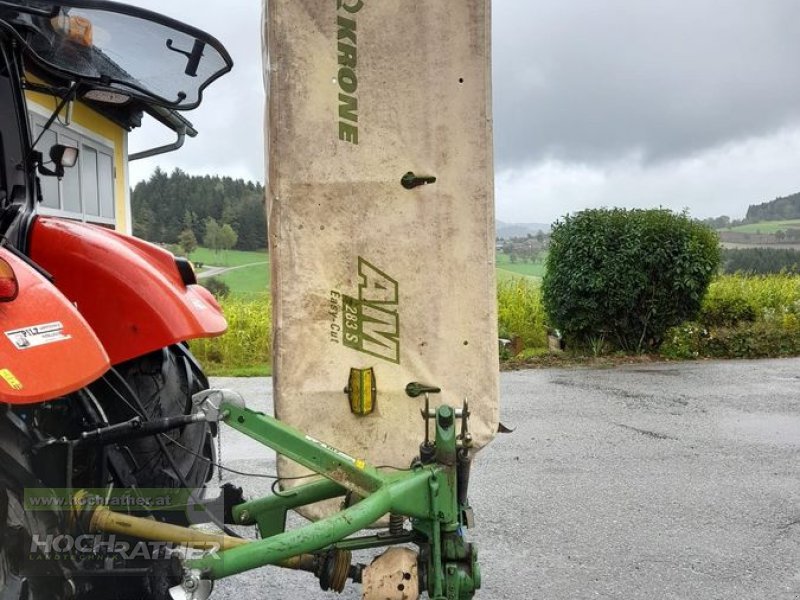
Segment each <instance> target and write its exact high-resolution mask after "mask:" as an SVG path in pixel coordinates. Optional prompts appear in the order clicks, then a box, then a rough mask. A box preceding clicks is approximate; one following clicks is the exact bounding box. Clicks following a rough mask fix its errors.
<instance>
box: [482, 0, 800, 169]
mask: <svg viewBox="0 0 800 600" xmlns="http://www.w3.org/2000/svg"><path fill="white" fill-rule="evenodd" d="M493 20H494V22H493V30H494V31H493V33H494V35H493V38H494V39H493V53H494V59H493V65H494V72H493V80H494V117H495V147H496V159H497V163H498V165H497V166H498V168H501V169H502V168H504V167H510V166H519V165H524V164H533V163H535V162H537V161H539V160H541V159H543V158H545V157H556V158H559V159H562V160H567V161H577V162H589V163H597V162H604V161H607V160H613V159H614V158H616V157H618V156H620V155H625V154H636V155H639V156H640V157H641V158H642V159H643V160H644V161H646V162H647V161H656V162H658V161H662V160H665V159H674V158H679V157H682V156H686V155H688V154H692V153H695V152H698V151H702V150H704V149H707V148H711V147H715V146H718V145H720V144H722V143H726V142H729V141H734V140H741V139H746V138H749V137H754V136H761V135H765V134H769V133H771V132H775V131H778V130H780V129H781V128H783V127H785V126H787V125H791V124H793V123H796V122H798V121H800V69H799V68H798V67H797V58H798V56H800V36H798V35H797V33H796V27H797V23H799V22H800V3H798V2H796V1H795V0H759V1H751V2H745V1H743V0H740V1H735V2H734V1H724V0H692V1H686V0H684V1H683V2H676V1H675V0H671V1H667V0H646V1H642V0H604V1H598V0H570V1H566V2H565V1H564V0H537V1H536V2H530V1H529V0H528V1H526V0H495V1H494V4H493Z"/></svg>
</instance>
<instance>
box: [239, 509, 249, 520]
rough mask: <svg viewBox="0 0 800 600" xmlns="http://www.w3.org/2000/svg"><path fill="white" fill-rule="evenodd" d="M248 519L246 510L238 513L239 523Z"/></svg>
mask: <svg viewBox="0 0 800 600" xmlns="http://www.w3.org/2000/svg"><path fill="white" fill-rule="evenodd" d="M249 520H250V513H249V512H247V511H246V510H243V511H242V514H240V515H239V522H240V523H247V522H248V521H249Z"/></svg>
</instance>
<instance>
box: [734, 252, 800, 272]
mask: <svg viewBox="0 0 800 600" xmlns="http://www.w3.org/2000/svg"><path fill="white" fill-rule="evenodd" d="M722 269H723V271H724V272H725V273H746V274H749V275H769V274H773V273H791V274H798V273H800V252H798V251H797V250H792V249H790V248H736V249H726V250H723V251H722Z"/></svg>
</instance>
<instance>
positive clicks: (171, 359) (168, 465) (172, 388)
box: [116, 346, 215, 488]
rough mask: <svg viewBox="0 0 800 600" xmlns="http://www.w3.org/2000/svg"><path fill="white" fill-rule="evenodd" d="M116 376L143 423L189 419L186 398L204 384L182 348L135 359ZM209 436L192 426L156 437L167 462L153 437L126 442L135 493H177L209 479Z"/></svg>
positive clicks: (207, 427) (202, 427)
mask: <svg viewBox="0 0 800 600" xmlns="http://www.w3.org/2000/svg"><path fill="white" fill-rule="evenodd" d="M116 370H117V371H118V372H119V374H120V375H121V376H122V377H123V378H124V379H125V381H126V382H127V384H128V386H129V387H130V389H131V390H132V391H133V392H134V393H135V394H136V396H138V398H139V403H140V404H141V407H142V408H143V409H144V411H145V414H146V416H147V418H148V419H157V418H162V417H170V416H175V415H180V414H190V413H191V412H192V395H194V394H196V393H197V392H199V391H202V390H204V389H207V388H208V380H207V379H206V378H205V375H203V373H202V371H201V370H200V368H199V365H198V364H197V362H196V361H195V360H194V357H192V355H191V354H190V353H189V351H188V349H186V348H185V347H184V346H171V347H169V348H163V349H161V350H158V351H156V352H152V353H150V354H146V355H144V356H140V357H138V358H135V359H133V360H130V361H128V362H126V363H123V364H121V365H118V366H117V367H116ZM117 408H119V409H124V408H125V407H120V406H119V405H117ZM214 433H215V432H214V431H212V429H211V426H210V425H209V424H208V423H192V424H191V425H186V426H184V427H182V428H180V429H176V430H173V431H171V432H168V433H167V434H165V435H163V436H161V441H162V442H163V443H164V444H165V445H166V448H167V450H168V452H169V454H170V456H171V457H172V461H170V460H169V458H168V457H167V456H165V455H164V452H163V451H162V448H161V445H160V444H159V440H158V439H156V438H155V437H147V438H141V439H138V440H134V441H131V442H128V446H129V448H130V450H131V452H132V454H133V456H134V458H135V460H136V463H137V465H138V466H137V469H136V472H135V473H134V475H135V477H136V480H137V482H138V485H139V487H151V488H177V487H182V485H183V483H182V480H183V481H185V483H186V484H188V486H189V487H190V488H202V487H203V486H204V485H205V484H206V482H207V481H208V480H209V479H210V478H211V475H212V473H213V464H212V463H213V461H214V459H215V453H214V435H213V434H214ZM173 462H174V464H175V466H177V468H178V470H179V471H180V475H179V474H177V473H175V470H174V469H173Z"/></svg>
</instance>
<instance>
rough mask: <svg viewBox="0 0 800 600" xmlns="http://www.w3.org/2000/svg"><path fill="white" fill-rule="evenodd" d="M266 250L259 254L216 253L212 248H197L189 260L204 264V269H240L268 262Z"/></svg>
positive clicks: (243, 252)
mask: <svg viewBox="0 0 800 600" xmlns="http://www.w3.org/2000/svg"><path fill="white" fill-rule="evenodd" d="M268 256H269V255H268V254H267V251H266V250H259V251H257V252H246V251H243V250H228V251H220V252H219V253H215V252H214V251H213V250H211V249H210V248H203V247H200V248H197V250H195V251H194V252H192V254H191V256H189V259H190V260H191V261H192V262H194V263H198V262H200V263H203V268H205V267H208V266H211V265H213V266H215V267H238V266H239V265H248V264H250V263H254V262H263V261H265V260H268Z"/></svg>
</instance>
